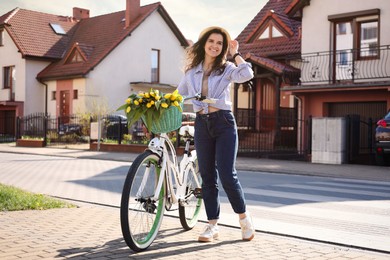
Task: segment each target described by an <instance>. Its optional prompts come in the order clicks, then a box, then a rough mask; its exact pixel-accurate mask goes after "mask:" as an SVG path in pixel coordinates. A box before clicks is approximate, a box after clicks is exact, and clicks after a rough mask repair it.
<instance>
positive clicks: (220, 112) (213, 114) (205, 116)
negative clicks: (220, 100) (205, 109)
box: [196, 109, 230, 119]
mask: <svg viewBox="0 0 390 260" xmlns="http://www.w3.org/2000/svg"><path fill="white" fill-rule="evenodd" d="M228 112H230V111H229V110H222V109H221V110H218V111H215V112H211V113H208V114H201V113H199V112H196V117H199V118H201V119H210V118H216V117H221V116H222V115H223V114H225V113H228Z"/></svg>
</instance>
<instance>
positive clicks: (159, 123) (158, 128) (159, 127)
mask: <svg viewBox="0 0 390 260" xmlns="http://www.w3.org/2000/svg"><path fill="white" fill-rule="evenodd" d="M142 120H143V121H144V123H145V125H146V118H145V117H144V116H142ZM181 120H182V116H181V112H180V111H179V109H178V108H177V107H174V106H171V107H169V108H167V109H166V110H165V111H164V113H162V115H161V116H160V118H159V120H155V121H153V122H152V125H151V127H148V130H149V131H152V132H153V133H155V134H160V133H168V132H171V131H174V130H176V129H178V128H179V127H180V126H181Z"/></svg>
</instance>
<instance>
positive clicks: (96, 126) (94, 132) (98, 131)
mask: <svg viewBox="0 0 390 260" xmlns="http://www.w3.org/2000/svg"><path fill="white" fill-rule="evenodd" d="M102 132H103V124H102V123H101V122H100V123H99V122H92V123H91V135H90V138H91V140H99V139H100V138H101V136H102Z"/></svg>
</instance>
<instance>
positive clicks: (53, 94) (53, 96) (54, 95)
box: [51, 91, 57, 100]
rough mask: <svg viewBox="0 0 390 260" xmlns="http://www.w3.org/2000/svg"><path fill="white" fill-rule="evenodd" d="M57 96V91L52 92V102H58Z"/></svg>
mask: <svg viewBox="0 0 390 260" xmlns="http://www.w3.org/2000/svg"><path fill="white" fill-rule="evenodd" d="M56 95H57V91H52V92H51V100H56V99H57V97H56Z"/></svg>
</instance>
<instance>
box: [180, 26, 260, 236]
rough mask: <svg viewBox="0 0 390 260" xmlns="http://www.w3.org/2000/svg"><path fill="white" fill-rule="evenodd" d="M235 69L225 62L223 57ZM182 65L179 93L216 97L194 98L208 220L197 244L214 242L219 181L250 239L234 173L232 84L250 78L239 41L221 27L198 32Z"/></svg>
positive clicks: (235, 140) (250, 227)
mask: <svg viewBox="0 0 390 260" xmlns="http://www.w3.org/2000/svg"><path fill="white" fill-rule="evenodd" d="M228 51H229V53H230V55H231V56H232V57H233V60H234V62H235V63H236V64H237V66H236V65H235V64H234V63H232V62H228V61H227V60H226V57H227V53H228ZM187 62H188V64H187V67H186V69H185V75H184V77H183V79H182V80H181V82H180V84H179V87H178V90H179V93H180V94H182V95H183V96H195V95H197V94H199V93H201V95H202V96H206V97H208V98H213V99H216V102H215V103H212V104H210V103H205V102H201V101H197V100H193V101H192V102H193V108H194V111H195V112H196V115H197V116H196V119H195V148H196V152H197V155H198V162H199V170H200V173H201V176H202V180H203V183H202V196H203V201H204V204H205V209H206V214H207V219H208V221H209V223H208V225H206V228H205V230H204V232H203V233H202V234H201V235H200V236H199V239H198V240H199V241H202V242H211V241H213V239H216V238H218V235H219V232H218V226H217V222H218V219H219V214H220V201H219V195H218V191H219V188H218V177H219V178H220V180H221V183H222V186H223V188H224V190H225V192H226V194H227V196H228V199H229V201H230V204H231V206H232V208H233V210H234V212H235V213H237V214H238V215H239V222H240V226H241V230H242V239H243V240H252V239H253V237H254V233H255V231H254V227H253V223H252V220H251V218H250V216H249V214H248V213H247V212H246V203H245V198H244V193H243V190H242V187H241V184H240V182H239V180H238V178H237V172H236V169H235V162H236V155H237V147H238V135H237V125H236V121H235V118H234V116H233V113H232V111H231V110H232V102H231V97H230V85H231V82H236V83H243V82H246V81H248V80H250V79H251V78H252V77H253V71H252V68H251V65H250V64H249V63H247V62H245V60H244V59H243V58H242V57H241V55H240V53H239V52H238V42H237V41H235V40H233V41H232V40H231V39H230V35H229V33H228V32H227V31H226V30H225V29H223V28H221V27H216V26H213V27H209V28H206V29H205V30H203V31H202V32H201V34H200V36H199V39H198V41H197V42H196V43H195V44H194V45H193V46H192V47H191V48H190V49H189V50H188V52H187Z"/></svg>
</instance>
